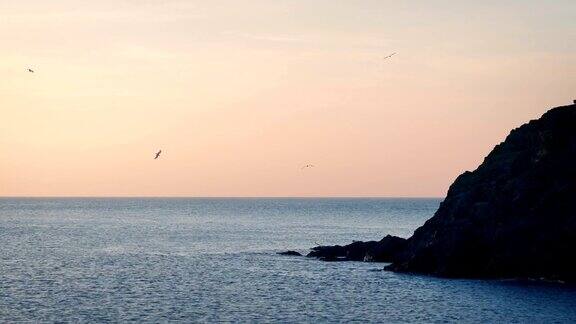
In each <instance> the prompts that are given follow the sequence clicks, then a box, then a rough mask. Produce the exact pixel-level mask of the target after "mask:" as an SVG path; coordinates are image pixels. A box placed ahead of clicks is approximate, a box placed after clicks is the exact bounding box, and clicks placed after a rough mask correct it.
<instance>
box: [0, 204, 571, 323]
mask: <svg viewBox="0 0 576 324" xmlns="http://www.w3.org/2000/svg"><path fill="white" fill-rule="evenodd" d="M440 201H441V200H440V199H329V198H326V199H296V198H285V199H276V198H268V199H256V198H254V199H253V198H239V199H232V198H230V199H228V198H222V199H216V198H214V199H213V198H168V199H166V198H61V199H56V198H1V199H0V322H128V321H133V322H155V323H156V322H281V323H296V322H298V323H301V322H386V323H406V322H411V323H412V322H413V323H419V322H422V323H431V322H442V323H445V322H457V323H501V322H507V323H508V322H515V323H528V322H530V323H534V322H540V323H553V322H556V323H562V322H566V323H568V322H576V288H574V287H571V286H566V285H562V284H554V283H542V282H529V281H517V280H464V279H442V278H434V277H429V276H422V275H407V274H397V273H392V272H388V271H382V268H383V267H384V265H385V264H384V263H365V262H322V261H318V260H315V259H310V258H306V257H290V256H281V255H277V254H276V253H277V252H280V251H285V250H297V251H300V252H302V253H305V252H307V250H308V249H309V248H310V247H312V246H315V245H319V244H322V245H329V244H348V243H351V242H352V240H379V239H381V238H382V237H383V236H384V235H386V234H392V235H398V236H402V237H408V236H410V235H411V233H412V232H413V231H414V230H415V229H416V228H417V227H418V226H420V225H422V224H423V223H424V222H425V221H426V219H428V218H430V217H431V216H432V215H433V214H434V212H435V210H436V209H437V208H438V205H439V204H440Z"/></svg>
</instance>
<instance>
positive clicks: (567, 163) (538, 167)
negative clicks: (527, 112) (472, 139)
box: [387, 105, 576, 282]
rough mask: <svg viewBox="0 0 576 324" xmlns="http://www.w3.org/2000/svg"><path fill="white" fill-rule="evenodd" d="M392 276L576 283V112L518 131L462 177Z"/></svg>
mask: <svg viewBox="0 0 576 324" xmlns="http://www.w3.org/2000/svg"><path fill="white" fill-rule="evenodd" d="M387 269H389V270H393V271H401V272H416V273H426V274H433V275H438V276H447V277H483V278H503V277H504V278H505V277H526V278H546V279H550V280H565V281H572V282H574V281H576V105H570V106H564V107H558V108H554V109H552V110H550V111H548V112H547V113H545V114H544V115H543V116H542V117H541V118H540V119H538V120H533V121H531V122H529V123H527V124H525V125H523V126H521V127H519V128H517V129H515V130H513V131H512V132H511V133H510V135H508V137H507V138H506V140H505V141H504V142H503V143H501V144H499V145H497V146H496V147H495V148H494V149H493V150H492V152H491V153H490V154H489V155H488V156H487V157H486V158H485V159H484V162H483V163H482V164H481V165H480V166H479V167H478V168H477V169H476V170H474V171H472V172H465V173H463V174H462V175H460V176H459V177H458V178H457V179H456V181H455V182H454V183H453V184H452V185H451V186H450V189H449V191H448V194H447V197H446V199H445V200H444V201H443V202H442V203H441V205H440V207H439V209H438V211H437V212H436V213H435V215H434V217H432V218H431V219H430V220H428V221H427V222H426V223H425V224H424V225H423V226H422V227H420V228H418V229H417V230H416V231H415V232H414V235H413V236H412V237H410V238H409V239H408V241H407V242H406V246H405V248H404V249H403V250H402V251H401V253H398V254H397V256H396V257H395V260H394V263H393V264H391V265H390V266H388V267H387Z"/></svg>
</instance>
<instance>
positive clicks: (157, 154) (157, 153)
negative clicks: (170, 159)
mask: <svg viewBox="0 0 576 324" xmlns="http://www.w3.org/2000/svg"><path fill="white" fill-rule="evenodd" d="M160 153H162V150H160V151H158V152H156V156H155V157H154V160H156V159H157V158H158V157H159V156H160Z"/></svg>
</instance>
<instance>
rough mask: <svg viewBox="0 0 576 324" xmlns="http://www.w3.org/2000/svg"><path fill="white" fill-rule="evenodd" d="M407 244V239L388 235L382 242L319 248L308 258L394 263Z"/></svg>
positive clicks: (313, 249) (315, 248) (357, 242)
mask: <svg viewBox="0 0 576 324" xmlns="http://www.w3.org/2000/svg"><path fill="white" fill-rule="evenodd" d="M405 244H406V239H404V238H401V237H396V236H391V235H388V236H386V237H385V238H383V239H382V240H380V241H369V242H359V241H356V242H353V243H352V244H348V245H345V246H340V245H335V246H317V247H313V248H312V251H311V252H310V253H308V255H307V256H308V257H315V258H319V259H320V260H322V261H371V262H392V261H393V260H394V258H395V256H396V253H398V251H401V250H402V248H403V247H404V245H405Z"/></svg>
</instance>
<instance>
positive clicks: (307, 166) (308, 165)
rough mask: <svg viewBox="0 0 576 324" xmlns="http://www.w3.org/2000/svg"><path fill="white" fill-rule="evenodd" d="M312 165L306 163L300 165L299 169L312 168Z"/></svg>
mask: <svg viewBox="0 0 576 324" xmlns="http://www.w3.org/2000/svg"><path fill="white" fill-rule="evenodd" d="M313 167H314V165H312V164H306V165H305V166H303V167H301V168H300V170H304V169H307V168H313Z"/></svg>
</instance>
